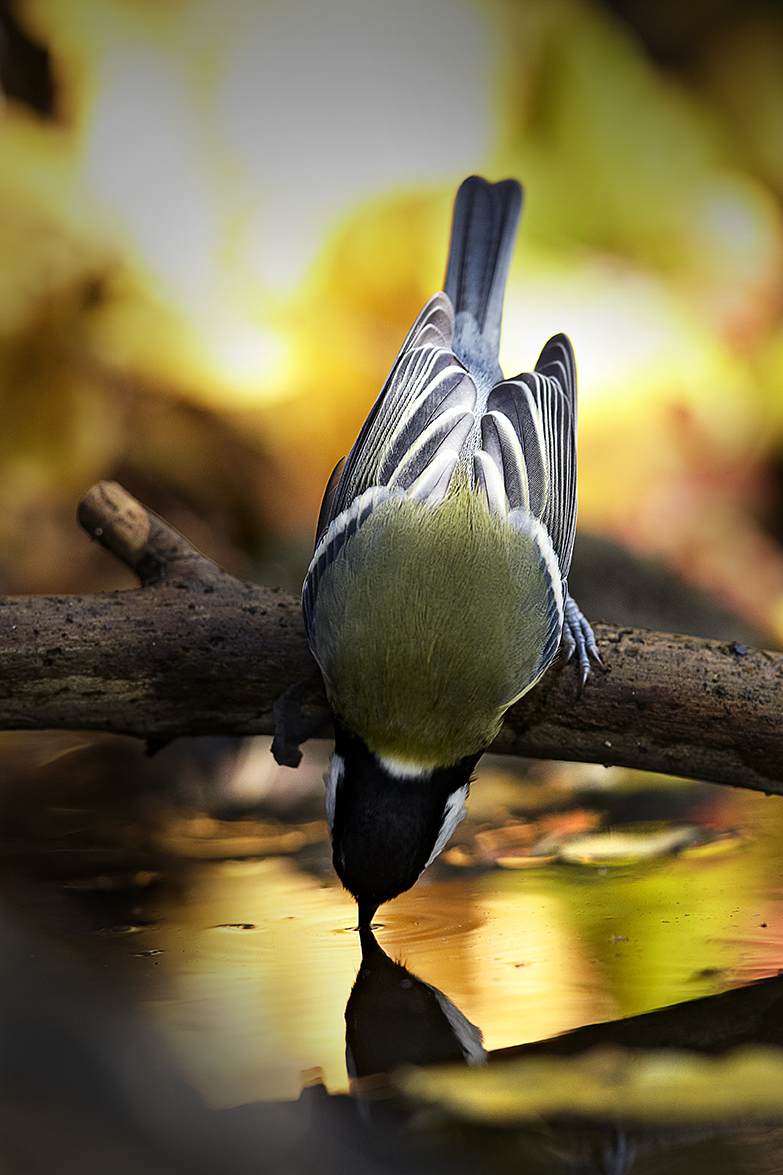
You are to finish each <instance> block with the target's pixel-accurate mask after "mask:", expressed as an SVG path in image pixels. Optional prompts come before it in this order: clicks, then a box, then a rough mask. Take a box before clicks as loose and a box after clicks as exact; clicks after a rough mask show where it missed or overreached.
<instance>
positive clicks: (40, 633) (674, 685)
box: [0, 482, 783, 792]
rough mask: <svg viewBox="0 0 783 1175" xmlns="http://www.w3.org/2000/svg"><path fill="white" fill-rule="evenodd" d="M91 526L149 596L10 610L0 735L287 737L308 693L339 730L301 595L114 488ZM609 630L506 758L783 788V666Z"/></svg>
mask: <svg viewBox="0 0 783 1175" xmlns="http://www.w3.org/2000/svg"><path fill="white" fill-rule="evenodd" d="M79 520H80V522H81V524H82V525H83V526H84V527H85V529H86V530H87V531H88V533H89V534H90V535H92V537H93V538H95V539H97V541H99V542H100V543H102V544H103V545H104V546H105V547H106V548H107V549H108V550H110V551H112V552H113V553H114V554H115V555H117V556H118V557H119V558H120V559H122V560H123V561H124V562H125V563H126V564H127V565H128V566H130V567H131V568H133V570H134V571H135V572H136V574H137V575H138V576H139V579H140V581H141V587H139V588H136V589H133V590H131V591H124V592H112V593H103V594H100V595H83V596H17V597H5V598H0V729H4V730H13V729H26V730H31V729H39V730H40V729H47V728H49V729H50V728H60V729H64V728H69V729H78V730H102V731H117V732H122V733H125V734H132V735H137V736H139V737H143V738H149V739H153V740H164V739H168V738H173V737H176V736H178V735H194V734H200V735H203V734H233V735H250V734H271V733H272V732H273V729H274V714H273V710H274V704H275V701H276V699H277V698H278V697H279V696H280V694H281V693H283V691H284V690H286V689H288V688H289V687H291V686H293V685H294V684H295V683H297V682H300V681H303V680H304V681H306V682H307V684H306V685H304V686H303V687H302V690H301V691H300V695H299V700H301V702H302V705H303V710H304V712H305V715H306V717H307V718H308V720H309V724H310V732H311V733H313V732H314V731H315V729H317V728H319V727H321V728H323V729H324V731H325V732H327V731H328V711H327V709H326V699H325V696H324V693H323V688H322V686H321V684H320V680H319V679H318V677H317V673H316V672H315V664H314V662H313V660H312V657H311V655H310V652H309V650H308V648H307V642H306V639H305V634H304V630H303V626H302V621H301V616H300V610H299V602H298V600H296V599H295V598H294V597H293V596H289V595H287V594H285V593H282V592H280V591H276V590H270V589H268V588H262V587H257V586H255V585H253V584H249V583H242V582H240V581H239V580H237V579H235V578H234V577H233V576H231V575H229V574H228V573H226V572H225V571H222V570H221V569H220V568H219V567H217V566H216V565H215V564H214V563H212V562H211V561H210V560H208V559H206V558H205V557H204V556H203V555H201V554H200V553H199V552H198V551H196V550H195V549H194V548H193V547H192V546H191V545H190V544H189V543H188V542H187V541H186V540H185V539H184V538H183V537H182V536H181V535H180V534H178V533H177V532H176V531H175V530H173V529H172V528H171V527H169V526H168V525H167V524H166V523H165V522H163V521H162V520H161V519H160V518H158V517H157V516H156V515H154V514H152V513H151V512H150V511H147V510H146V509H145V508H144V507H143V506H141V505H140V504H139V503H138V502H137V501H135V499H133V498H132V497H131V496H130V495H129V494H127V493H126V492H125V491H124V490H123V489H122V488H121V487H120V486H117V485H115V484H113V483H106V482H104V483H100V484H99V485H98V486H96V487H94V488H93V489H92V490H91V491H90V492H89V493H88V494H87V496H86V497H85V499H84V500H83V502H82V503H81V504H80V507H79ZM595 632H596V637H597V640H598V645H599V647H600V650H601V656H602V658H603V661H604V667H603V669H599V668H596V669H595V670H594V671H593V673H592V675H591V676H590V678H589V680H588V682H587V684H586V686H585V687H584V689H580V687H579V683H578V674H577V671H576V669H575V667H574V666H573V665H563V664H562V663H558V664H556V665H555V666H553V667H552V669H551V670H550V671H549V672H548V673H547V674H546V676H545V678H544V680H543V681H542V682H541V683H540V684H539V685H538V686H537V687H536V688H535V690H533V691H531V693H530V694H528V695H527V696H526V697H525V698H523V699H522V701H521V702H519V703H518V704H517V705H516V706H514V707H513V708H512V709H511V711H510V712H509V714H508V715H507V718H506V722H505V724H504V727H503V730H502V732H501V734H500V736H499V737H498V739H497V741H496V743H495V745H494V747H493V750H495V751H499V752H505V753H508V754H514V755H522V756H532V757H537V758H557V759H573V760H578V761H583V762H599V763H606V764H620V765H623V766H629V767H640V768H644V769H647V770H652V771H663V772H668V773H671V774H675V775H684V776H690V777H693V778H697V779H705V780H710V781H713V782H717V783H728V784H734V785H738V786H743V787H751V788H757V789H761V790H764V791H770V792H780V791H783V703H782V702H781V684H783V654H780V653H772V652H760V651H755V650H749V649H745V648H744V647H743V646H741V645H738V644H728V645H727V644H725V643H721V642H717V641H706V640H700V639H698V638H696V637H685V636H672V635H664V634H660V633H650V632H644V631H641V630H635V629H627V628H624V629H619V628H616V627H612V626H609V625H596V626H595Z"/></svg>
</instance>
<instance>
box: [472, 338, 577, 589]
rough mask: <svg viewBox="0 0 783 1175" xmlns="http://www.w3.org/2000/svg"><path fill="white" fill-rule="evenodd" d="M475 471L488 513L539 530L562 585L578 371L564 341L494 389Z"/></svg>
mask: <svg viewBox="0 0 783 1175" xmlns="http://www.w3.org/2000/svg"><path fill="white" fill-rule="evenodd" d="M475 470H476V478H477V482H478V484H479V486H480V487H481V488H482V489H483V491H484V493H485V494H486V497H487V502H488V505H489V507H490V509H494V510H502V511H504V512H505V511H508V512H509V513H510V516H511V518H512V520H513V519H515V518H518V519H520V520H521V519H523V518H524V517H525V516H527V517H530V516H532V517H533V518H534V519H536V520H537V521H538V522H540V523H541V525H542V526H543V527H544V529H545V530H546V533H547V535H548V536H549V539H550V541H551V543H552V547H553V548H554V552H555V554H556V556H557V562H558V566H559V569H560V574H561V576H562V578H563V579H565V577H566V575H567V574H568V569H569V567H570V565H571V554H572V551H573V546H574V534H575V530H576V368H575V364H574V356H573V351H572V349H571V344H570V342H569V341H568V339H567V338H566V336H565V335H555V336H554V338H552V339H550V340H549V342H548V343H547V344H546V346H545V347H544V349H543V351H542V352H541V355H540V356H539V359H538V362H537V363H536V368H535V371H533V372H524V373H523V374H521V375H518V376H516V378H515V379H509V380H504V381H503V382H502V383H499V384H497V385H496V386H495V387H494V388H493V389H492V391H491V392H490V394H489V397H488V399H487V408H486V412H485V414H484V415H483V416H482V418H481V447H480V449H479V450H478V451H477V453H476V456H475Z"/></svg>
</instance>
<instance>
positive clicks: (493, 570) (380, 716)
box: [302, 176, 600, 926]
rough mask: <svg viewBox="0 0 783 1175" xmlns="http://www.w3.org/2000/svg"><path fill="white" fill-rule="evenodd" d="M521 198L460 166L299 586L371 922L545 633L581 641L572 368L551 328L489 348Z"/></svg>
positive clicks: (406, 875) (454, 798) (334, 811)
mask: <svg viewBox="0 0 783 1175" xmlns="http://www.w3.org/2000/svg"><path fill="white" fill-rule="evenodd" d="M521 208H522V189H521V187H520V185H519V184H518V183H517V182H516V180H511V179H509V180H503V181H502V182H500V183H496V184H491V183H489V182H487V181H486V180H484V179H482V178H480V177H479V176H471V177H469V178H468V179H466V180H465V181H464V183H463V184H462V185H461V187H460V189H459V191H458V193H457V198H456V202H455V206H454V217H453V223H452V230H451V247H450V252H449V260H448V267H447V271H446V281H445V289H444V291H443V292H440V293H437V294H435V295H434V296H433V297H432V298H430V300H429V302H428V303H427V304H426V306H425V307H424V309H423V310H422V312H421V314H420V315H419V317H418V318H417V319H416V321H415V323H414V324H413V327H412V328H411V331H410V333H409V334H408V337H407V338H406V340H405V342H404V343H403V345H402V349H401V350H400V353H399V355H398V356H397V358H396V360H395V362H394V366H393V367H392V369H391V372H390V373H389V376H388V378H387V380H386V383H385V384H384V386H383V389H382V391H381V394H380V395H379V397H378V399H377V400H376V402H375V404H374V405H373V408H372V409H371V411H370V414H369V416H368V417H367V419H366V421H365V423H364V425H363V427H362V429H361V431H360V433H359V436H358V438H357V440H356V443H355V444H354V446H353V448H352V449H351V452H350V453H349V455H348V457H347V458H343V460H342V461H341V462H340V463H339V464H338V466H337V468H336V469H335V471H334V473H333V474H332V477H331V479H330V481H329V484H328V486H327V489H326V494H325V496H324V501H323V505H322V507H321V513H320V517H319V520H318V527H317V537H316V546H315V554H314V555H313V559H312V562H311V564H310V567H309V570H308V572H307V577H306V579H305V582H304V588H303V593H302V601H303V612H304V621H305V627H306V630H307V635H308V639H309V642H310V647H311V649H312V652H313V655H314V656H315V659H316V661H317V662H318V665H319V666H320V669H321V672H322V674H323V678H324V684H325V687H326V693H327V697H328V700H329V703H330V706H331V708H332V713H333V718H334V728H335V746H334V754H333V756H332V759H331V763H330V767H329V771H328V773H327V776H326V789H327V796H326V807H327V815H328V819H329V829H330V834H331V840H332V849H333V859H334V866H335V869H336V870H337V873H338V874H339V876H340V878H341V880H342V882H343V885H344V886H345V887H346V889H348V890H349V891H350V892H351V893H352V894H353V895H354V897H355V898H356V901H357V902H358V905H359V924H360V926H361V925H364V926H366V925H369V923H370V921H371V920H372V918H373V916H374V914H375V912H376V910H377V908H378V906H379V905H380V904H381V903H382V902H386V901H389V900H390V899H391V898H394V897H396V896H397V894H400V893H402V892H403V890H406V889H409V888H410V887H411V886H412V885H413V884H414V882H415V881H416V879H417V877H418V876H419V874H420V873H421V872H422V871H423V870H424V869H426V867H427V866H428V865H429V864H430V862H431V861H433V860H434V858H435V857H437V856H438V854H439V853H440V852H441V850H442V849H443V848H444V846H445V844H446V842H447V841H448V839H449V837H450V836H451V835H452V833H453V832H454V829H455V828H456V826H457V824H458V823H459V821H460V820H461V819H462V817H463V815H464V810H463V809H464V804H465V801H466V799H467V796H468V788H469V785H470V779H471V774H472V772H473V769H474V768H475V766H476V763H477V762H478V760H479V758H480V757H481V755H482V753H483V752H484V751H485V750H486V749H487V747H488V746H489V745H490V743H491V742H492V741H493V739H494V738H495V736H496V735H497V733H498V731H499V730H500V726H501V723H502V720H503V715H504V714H505V712H506V710H507V709H508V707H509V706H511V705H512V704H513V703H514V702H515V701H517V699H518V698H520V697H521V696H522V695H523V694H524V693H525V692H526V691H527V690H529V689H530V688H531V686H533V685H535V683H536V682H537V681H538V680H539V678H540V677H541V676H542V674H543V673H544V671H545V670H546V668H547V666H548V665H549V664H550V663H551V661H552V660H553V658H554V656H555V654H556V653H557V650H558V646H559V644H560V641H561V638H562V641H563V645H564V647H565V650H566V652H567V654H568V656H569V657H570V656H572V655H573V654H574V653H576V654H577V657H578V661H579V666H580V669H581V676H582V680H583V682H584V681H585V680H586V679H587V676H588V674H589V672H590V663H589V658H590V656H591V655H592V656H593V657H595V658H596V659H598V660H600V658H599V657H598V649H597V647H596V644H595V638H594V636H593V632H592V629H591V627H590V625H589V624H588V622H587V621H586V620H585V618H584V617H583V616H582V613H581V612H580V611H579V608H578V607H577V606H576V604H575V602H574V601H573V600H572V599H571V598H570V597H569V596H568V590H567V585H566V576H567V574H568V569H569V566H570V564H571V552H572V549H573V544H574V531H575V526H576V368H575V363H574V355H573V351H572V348H571V344H570V342H569V341H568V339H567V338H566V336H565V335H563V334H559V335H555V336H554V338H551V339H550V340H549V342H548V343H547V344H546V346H545V347H544V349H543V351H542V352H541V354H540V356H539V358H538V362H537V363H536V366H535V370H534V371H533V372H532V373H529V372H526V373H523V374H521V375H518V376H516V377H515V378H514V379H509V380H506V379H504V377H503V372H502V371H501V369H500V365H499V362H498V352H499V345H500V325H501V317H502V312H503V299H504V294H505V286H506V278H507V275H508V267H509V263H510V260H511V254H512V251H513V247H514V241H515V239H516V232H517V225H518V222H519V216H520V212H521Z"/></svg>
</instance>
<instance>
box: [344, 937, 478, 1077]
mask: <svg viewBox="0 0 783 1175" xmlns="http://www.w3.org/2000/svg"><path fill="white" fill-rule="evenodd" d="M359 935H360V941H361V948H362V961H361V964H360V966H359V973H358V975H357V976H356V982H355V983H354V985H353V988H352V990H351V994H350V996H349V998H348V1004H347V1007H346V1009H345V1042H346V1063H347V1068H348V1073H349V1075H350V1076H351V1077H353V1078H362V1077H369V1076H371V1075H373V1074H377V1073H390V1072H391V1071H392V1070H393V1069H396V1068H397V1067H398V1066H400V1065H407V1064H410V1065H428V1064H434V1063H438V1062H440V1063H447V1062H449V1061H465V1062H466V1063H467V1064H469V1065H480V1064H483V1063H484V1062H485V1061H486V1059H487V1052H486V1049H485V1048H484V1046H483V1044H482V1036H481V1029H480V1028H477V1027H476V1025H475V1024H471V1022H470V1020H468V1019H467V1017H466V1016H464V1015H463V1014H462V1012H461V1011H460V1010H459V1008H458V1007H457V1006H456V1005H455V1004H454V1003H452V1001H451V1000H450V999H449V998H448V996H446V995H444V993H443V992H442V991H439V990H438V989H437V988H436V987H433V986H432V984H430V983H425V982H424V981H423V980H421V979H418V978H417V977H416V976H415V975H414V974H413V973H412V972H411V971H408V969H407V968H406V967H403V965H402V964H401V963H395V962H393V960H392V959H390V958H389V956H388V955H387V954H386V952H385V951H384V950H382V948H381V947H380V946H379V944H378V942H377V940H376V938H375V936H374V934H373V933H372V931H371V930H370V929H368V928H367V927H362V928H361V929H360V931H359Z"/></svg>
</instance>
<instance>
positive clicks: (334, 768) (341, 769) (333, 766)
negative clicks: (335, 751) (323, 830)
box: [324, 755, 345, 836]
mask: <svg viewBox="0 0 783 1175" xmlns="http://www.w3.org/2000/svg"><path fill="white" fill-rule="evenodd" d="M343 775H345V759H343V757H342V755H332V758H331V759H330V761H329V770H328V771H327V772H326V774H325V775H324V783H325V784H326V819H327V820H328V821H329V835H330V836H331V835H332V826H333V824H334V805H335V801H336V799H337V785H338V784H339V782H340V780H341V779H342V777H343Z"/></svg>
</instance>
